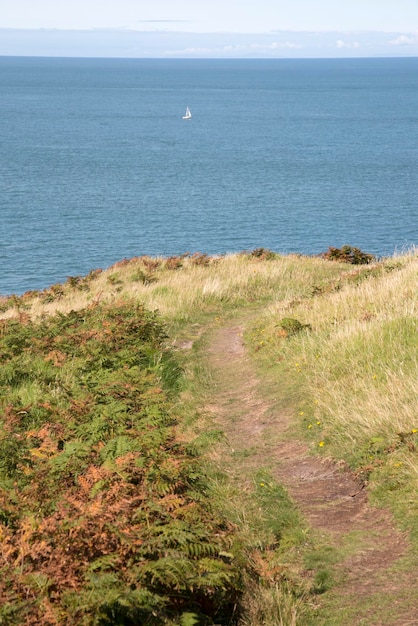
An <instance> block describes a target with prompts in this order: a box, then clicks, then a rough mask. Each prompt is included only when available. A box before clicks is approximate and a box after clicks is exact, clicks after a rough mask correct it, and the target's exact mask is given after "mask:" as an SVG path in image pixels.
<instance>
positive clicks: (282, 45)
mask: <svg viewBox="0 0 418 626" xmlns="http://www.w3.org/2000/svg"><path fill="white" fill-rule="evenodd" d="M302 47H303V46H301V45H300V44H298V43H292V42H291V41H283V42H282V41H273V42H272V43H269V44H262V43H253V44H251V46H250V48H252V49H253V50H266V51H267V50H297V49H300V48H302Z"/></svg>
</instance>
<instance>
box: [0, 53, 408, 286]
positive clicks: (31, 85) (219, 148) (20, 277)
mask: <svg viewBox="0 0 418 626" xmlns="http://www.w3.org/2000/svg"><path fill="white" fill-rule="evenodd" d="M186 106H189V107H190V109H191V112H192V115H193V117H192V119H191V120H188V121H184V120H182V115H183V114H184V112H185V109H186ZM0 142H1V143H0V145H1V152H0V228H1V239H0V294H11V293H23V292H24V291H26V290H28V289H39V288H44V287H46V286H48V285H50V284H53V283H55V282H58V281H63V280H65V279H66V278H67V277H68V276H75V275H80V274H81V275H84V274H87V273H88V272H89V271H90V270H91V269H94V268H98V267H102V268H105V267H108V266H109V265H111V264H112V263H114V262H116V261H118V260H120V259H123V258H128V257H132V256H139V255H143V254H147V255H173V254H182V253H185V252H196V251H199V252H205V253H208V254H223V253H228V252H236V251H241V250H252V249H254V248H258V247H266V248H270V249H272V250H274V251H276V252H282V253H288V252H300V253H303V254H317V253H320V252H322V251H325V250H327V248H328V247H329V246H338V247H340V246H341V245H344V244H350V245H353V246H357V247H360V248H361V249H362V250H364V251H367V252H371V253H373V254H376V255H378V256H387V255H391V254H393V253H395V252H397V251H402V250H404V249H405V248H407V247H410V246H411V245H414V244H418V59H411V58H409V59H355V60H354V59H344V60H343V59H341V60H325V59H324V60H233V61H230V60H151V59H147V60H140V59H135V60H134V59H132V60H127V59H122V60H121V59H118V60H116V59H48V58H12V57H10V58H9V57H3V58H0Z"/></svg>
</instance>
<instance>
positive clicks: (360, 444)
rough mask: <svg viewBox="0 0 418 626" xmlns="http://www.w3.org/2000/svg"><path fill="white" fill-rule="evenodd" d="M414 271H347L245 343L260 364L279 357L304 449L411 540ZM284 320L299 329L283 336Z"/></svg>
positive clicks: (417, 325) (279, 310) (393, 267)
mask: <svg viewBox="0 0 418 626" xmlns="http://www.w3.org/2000/svg"><path fill="white" fill-rule="evenodd" d="M417 271H418V257H417V256H416V255H415V254H413V253H411V254H409V255H405V256H403V257H399V258H395V259H389V260H387V261H385V262H383V263H382V264H381V265H380V266H378V267H376V268H374V270H373V271H372V272H371V273H370V270H369V274H368V271H367V270H366V272H365V273H363V274H358V275H356V274H357V273H356V272H353V273H352V279H353V280H348V282H346V284H345V285H342V286H341V288H338V289H337V290H333V291H331V292H327V291H326V290H325V291H323V292H322V293H319V294H318V295H316V296H315V297H312V298H308V299H303V300H300V301H299V302H296V303H287V302H283V301H279V302H277V303H275V304H274V305H271V306H270V307H269V309H268V311H267V312H266V314H265V315H264V318H263V321H262V322H259V323H258V326H257V327H256V328H255V329H254V331H253V334H252V342H253V345H254V346H256V347H257V348H258V354H259V357H260V359H261V361H263V362H264V367H268V368H269V369H271V364H272V363H277V362H278V361H280V365H279V367H281V368H283V369H285V370H286V375H287V377H288V379H289V380H292V381H293V384H294V385H295V386H297V387H298V395H297V398H298V400H297V401H298V404H297V405H296V406H295V407H294V411H295V415H297V418H298V419H299V422H300V427H301V428H302V429H303V430H304V431H305V434H306V435H307V436H309V437H310V439H311V442H312V446H313V448H314V449H316V450H318V451H321V453H322V454H326V455H329V456H332V457H333V458H337V459H343V460H345V461H346V462H347V463H348V464H349V465H350V466H351V467H352V468H353V469H354V470H355V471H356V472H357V473H358V475H359V476H360V477H361V478H363V479H364V480H366V481H368V482H369V484H370V488H371V490H372V492H373V493H374V494H375V497H376V498H378V500H379V501H380V502H382V503H383V502H384V503H389V504H390V505H391V506H392V508H393V510H394V511H395V512H396V513H397V515H398V517H399V519H400V520H402V522H404V523H407V524H409V527H410V529H411V530H412V531H413V533H417V534H418V516H417V509H416V507H411V506H410V504H411V502H410V501H411V498H412V495H413V493H414V489H416V487H417V484H418V474H417V464H416V462H415V457H416V452H417V450H418V413H417V398H418V358H417V357H418V352H417V347H418V319H417V296H418V290H417ZM349 278H350V277H349V275H347V276H346V279H349ZM283 318H291V319H296V320H297V321H299V322H300V328H301V330H300V332H297V333H295V334H293V335H292V334H288V333H286V332H283V329H282V324H281V320H283ZM260 337H263V340H262V346H260V341H259V340H260ZM275 375H276V376H277V371H276V374H275Z"/></svg>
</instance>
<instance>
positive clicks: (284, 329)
mask: <svg viewBox="0 0 418 626" xmlns="http://www.w3.org/2000/svg"><path fill="white" fill-rule="evenodd" d="M278 326H279V328H280V330H281V334H282V335H284V336H289V335H297V334H298V333H300V332H301V331H302V330H310V329H311V325H310V324H302V322H300V321H299V320H297V319H294V318H293V317H284V318H283V319H282V320H281V321H280V322H279V324H278Z"/></svg>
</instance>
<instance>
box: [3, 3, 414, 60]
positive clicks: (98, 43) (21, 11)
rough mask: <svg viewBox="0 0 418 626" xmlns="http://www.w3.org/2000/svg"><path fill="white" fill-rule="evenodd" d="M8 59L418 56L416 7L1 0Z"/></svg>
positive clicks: (391, 4) (4, 52) (362, 4)
mask: <svg viewBox="0 0 418 626" xmlns="http://www.w3.org/2000/svg"><path fill="white" fill-rule="evenodd" d="M0 55H40V56H45V55H46V56H50V55H52V56H116V57H163V58H170V57H174V58H175V57H177V58H181V57H234V58H235V57H279V58H280V57H332V56H335V57H339V56H418V0H194V1H192V0H149V1H148V2H145V0H2V9H1V11H0Z"/></svg>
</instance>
